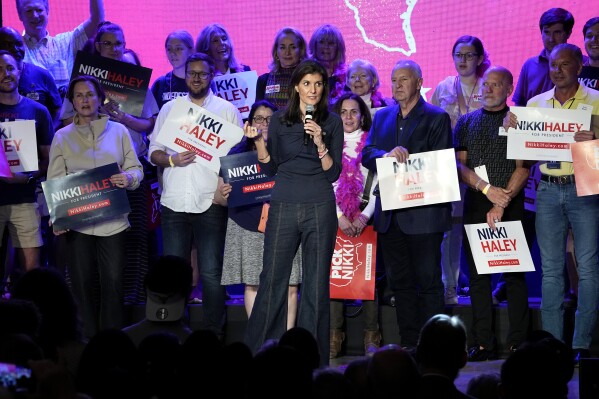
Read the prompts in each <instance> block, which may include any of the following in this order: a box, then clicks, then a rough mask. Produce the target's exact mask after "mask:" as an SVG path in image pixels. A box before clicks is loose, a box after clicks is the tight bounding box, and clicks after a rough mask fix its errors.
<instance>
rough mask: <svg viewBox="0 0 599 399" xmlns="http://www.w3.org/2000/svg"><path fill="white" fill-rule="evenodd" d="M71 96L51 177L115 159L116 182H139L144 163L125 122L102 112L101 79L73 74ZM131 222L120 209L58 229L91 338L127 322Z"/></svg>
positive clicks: (56, 137) (123, 185)
mask: <svg viewBox="0 0 599 399" xmlns="http://www.w3.org/2000/svg"><path fill="white" fill-rule="evenodd" d="M67 98H68V99H69V101H70V102H71V103H72V104H73V105H74V108H75V116H74V118H73V123H71V124H70V125H68V126H65V127H64V128H62V129H60V130H58V131H57V132H56V134H55V135H54V139H53V140H52V145H51V147H50V163H49V166H48V180H51V179H57V178H60V177H63V176H66V175H70V174H73V173H76V172H80V171H84V170H88V169H93V168H95V167H98V166H103V165H108V164H111V163H114V162H116V163H117V164H118V165H119V167H120V169H121V170H122V172H120V173H117V174H115V175H112V176H111V177H110V181H111V183H112V184H113V185H115V186H116V187H118V188H120V189H127V190H134V189H136V188H137V187H139V183H140V182H141V180H142V179H143V169H142V166H141V164H140V162H139V160H138V159H137V155H136V154H135V151H134V149H133V143H132V140H131V137H130V136H129V132H128V131H127V129H125V127H124V126H123V125H121V124H120V123H116V122H113V121H112V120H110V119H109V117H108V115H105V114H103V113H101V110H102V103H103V102H104V100H105V98H106V96H105V94H104V90H103V89H102V86H101V85H100V83H99V82H98V80H97V79H96V78H94V77H91V76H87V75H82V76H79V77H76V78H74V79H73V80H71V83H70V84H69V88H68V92H67ZM90 154H93V156H90ZM128 228H129V220H128V218H127V215H121V216H118V217H115V218H113V219H108V220H103V221H99V222H95V223H93V224H87V225H83V226H81V227H79V228H77V229H72V230H70V231H68V232H66V231H55V234H57V235H58V234H62V233H66V241H67V244H68V245H67V246H66V250H67V253H68V258H69V262H68V265H69V267H68V270H69V276H70V278H71V282H72V288H73V294H74V296H75V299H76V301H77V305H78V307H79V309H80V313H81V318H82V321H83V331H84V333H85V337H86V338H92V337H93V336H94V335H95V334H96V333H97V332H98V331H99V330H101V329H104V328H109V327H111V328H122V327H123V321H124V320H123V314H124V313H123V311H124V308H123V307H124V303H123V300H124V297H123V281H124V278H123V276H124V270H125V265H126V263H127V261H126V259H127V258H126V252H125V251H126V234H127V233H126V230H127V229H128ZM96 272H97V273H98V274H99V282H100V303H99V304H97V303H95V302H96V301H95V297H94V275H95V273H96ZM98 305H99V306H98ZM96 309H99V312H98V311H96Z"/></svg>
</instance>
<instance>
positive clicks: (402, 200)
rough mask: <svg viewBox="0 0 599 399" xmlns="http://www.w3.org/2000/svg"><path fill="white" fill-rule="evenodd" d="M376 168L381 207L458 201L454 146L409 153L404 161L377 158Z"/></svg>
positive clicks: (386, 209) (385, 209)
mask: <svg viewBox="0 0 599 399" xmlns="http://www.w3.org/2000/svg"><path fill="white" fill-rule="evenodd" d="M376 169H377V175H378V178H379V191H380V193H381V206H382V209H383V211H388V210H391V209H400V208H411V207H415V206H421V205H431V204H439V203H442V202H453V201H460V187H459V184H458V172H457V168H456V160H455V152H454V149H453V148H448V149H445V150H439V151H429V152H421V153H417V154H410V157H409V158H408V161H407V162H406V163H398V162H397V160H396V159H395V158H393V157H387V158H378V159H377V160H376Z"/></svg>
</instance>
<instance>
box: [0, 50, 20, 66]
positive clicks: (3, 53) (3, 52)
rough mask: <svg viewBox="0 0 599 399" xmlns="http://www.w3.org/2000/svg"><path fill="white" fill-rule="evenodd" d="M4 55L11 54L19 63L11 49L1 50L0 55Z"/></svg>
mask: <svg viewBox="0 0 599 399" xmlns="http://www.w3.org/2000/svg"><path fill="white" fill-rule="evenodd" d="M3 55H10V56H11V57H12V59H13V60H15V62H16V63H17V64H18V63H19V62H18V61H17V59H16V58H15V56H14V55H12V53H11V52H10V51H7V50H0V56H3Z"/></svg>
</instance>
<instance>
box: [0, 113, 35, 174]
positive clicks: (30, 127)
mask: <svg viewBox="0 0 599 399" xmlns="http://www.w3.org/2000/svg"><path fill="white" fill-rule="evenodd" d="M0 142H1V144H2V149H3V150H4V153H5V154H6V160H7V161H8V164H9V165H10V170H11V171H12V173H17V172H32V171H36V170H38V158H37V136H36V135H35V121H13V122H0Z"/></svg>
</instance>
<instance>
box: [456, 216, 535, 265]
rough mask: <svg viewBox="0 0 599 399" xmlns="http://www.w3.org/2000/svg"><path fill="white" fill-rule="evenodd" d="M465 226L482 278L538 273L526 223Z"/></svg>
mask: <svg viewBox="0 0 599 399" xmlns="http://www.w3.org/2000/svg"><path fill="white" fill-rule="evenodd" d="M495 227H496V229H492V228H490V227H489V225H488V224H487V223H478V224H465V225H464V229H465V230H466V235H467V236H468V242H469V243H470V248H471V250H472V257H473V258H474V263H475V265H476V271H477V272H478V274H494V273H509V272H534V271H535V265H534V263H533V261H532V257H531V256H530V250H529V249H528V244H527V243H526V236H525V235H524V229H523V228H522V222H520V221H515V222H499V223H495Z"/></svg>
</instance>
